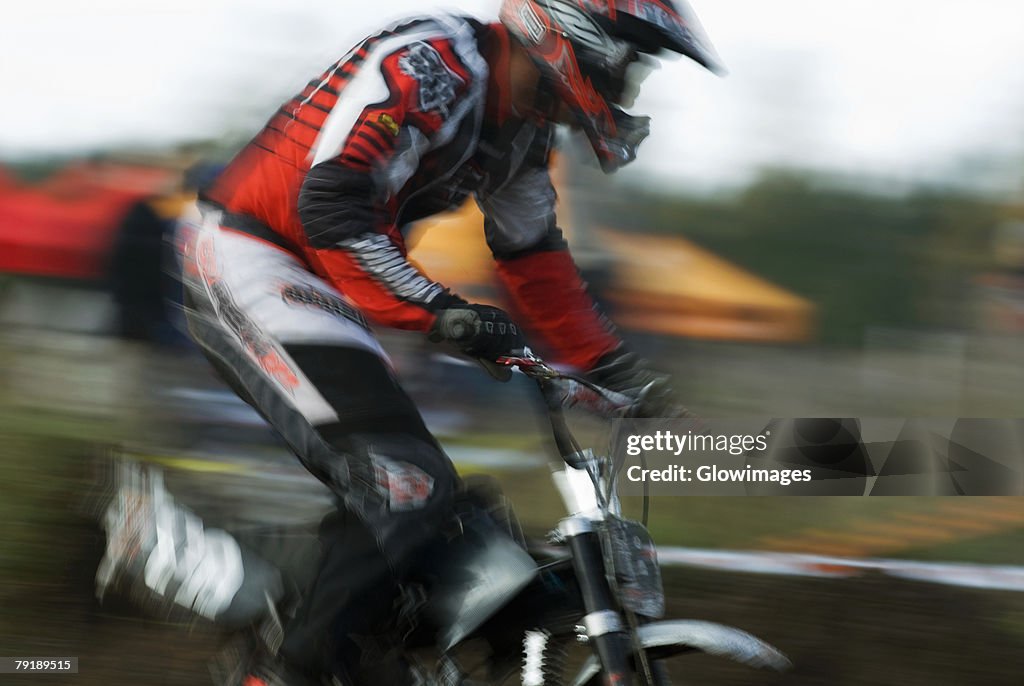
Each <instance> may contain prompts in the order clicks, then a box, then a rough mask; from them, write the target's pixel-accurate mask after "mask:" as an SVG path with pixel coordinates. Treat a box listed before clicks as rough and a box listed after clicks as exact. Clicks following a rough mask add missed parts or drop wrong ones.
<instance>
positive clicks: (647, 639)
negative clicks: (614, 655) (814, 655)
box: [572, 619, 792, 686]
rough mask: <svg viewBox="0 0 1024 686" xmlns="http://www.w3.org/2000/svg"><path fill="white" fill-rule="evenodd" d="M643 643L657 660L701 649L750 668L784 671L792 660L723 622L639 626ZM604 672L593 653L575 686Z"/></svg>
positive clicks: (655, 623) (582, 684) (679, 622)
mask: <svg viewBox="0 0 1024 686" xmlns="http://www.w3.org/2000/svg"><path fill="white" fill-rule="evenodd" d="M638 633H639V637H640V644H641V645H642V646H643V647H644V648H645V649H647V650H648V651H649V656H650V657H651V659H654V660H661V659H664V658H667V657H671V656H673V655H678V654H680V653H684V652H689V651H694V650H699V651H701V652H704V653H707V654H709V655H718V656H719V657H725V658H729V659H730V660H734V661H736V662H740V663H743V664H745V665H748V666H750V667H757V668H768V669H774V670H776V671H779V672H782V671H785V670H787V669H789V668H790V667H791V666H792V663H791V662H790V661H789V659H788V658H787V657H786V656H785V655H783V654H782V652H781V651H779V650H778V649H777V648H775V647H774V646H772V645H770V644H768V643H765V642H764V641H762V640H761V639H759V638H757V637H756V636H754V635H752V634H748V633H747V632H746V631H741V630H740V629H736V628H734V627H731V626H725V625H724V624H715V623H714V622H705V621H700V620H695V619H678V620H668V621H661V622H653V623H651V624H645V625H643V626H641V627H640V628H639V631H638ZM600 672H601V665H600V664H598V661H597V657H596V656H594V655H591V656H590V657H588V658H587V660H586V661H585V662H584V663H583V666H582V667H580V671H579V672H578V673H577V675H576V678H575V679H574V680H573V682H572V684H573V686H584V685H586V684H590V683H592V682H594V680H595V679H596V677H597V676H598V675H599V674H600Z"/></svg>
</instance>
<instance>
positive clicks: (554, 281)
mask: <svg viewBox="0 0 1024 686" xmlns="http://www.w3.org/2000/svg"><path fill="white" fill-rule="evenodd" d="M477 202H478V204H479V205H480V208H481V210H482V211H483V213H484V231H485V233H486V236H487V243H488V245H489V246H490V248H491V251H492V252H493V254H494V258H495V261H496V262H497V265H498V278H499V279H500V281H501V282H502V284H503V285H504V286H505V288H506V289H507V290H508V292H509V295H510V297H511V298H512V301H513V304H514V306H515V308H516V310H517V312H518V313H519V314H520V315H521V316H523V317H524V319H525V321H524V324H526V326H527V327H528V328H529V329H530V330H531V332H532V333H534V334H535V335H538V336H540V338H541V340H542V342H543V344H544V345H545V346H546V347H547V348H548V349H549V350H552V351H554V353H555V354H556V355H557V357H558V358H559V360H560V361H561V362H564V363H566V364H570V365H572V366H574V367H577V368H579V369H584V370H589V369H591V368H592V367H593V366H594V364H595V363H596V362H597V361H598V359H600V358H601V357H602V356H603V355H604V354H606V353H608V352H610V351H611V350H614V349H615V348H616V347H618V346H619V344H620V343H621V341H620V340H619V338H618V336H617V335H616V334H615V332H614V329H613V327H612V325H611V323H610V322H609V321H608V320H607V319H606V318H605V317H604V316H603V315H602V314H601V313H600V311H599V310H598V308H597V305H596V303H595V302H594V300H593V298H591V297H590V295H589V294H588V293H587V287H586V284H585V283H584V281H583V279H582V277H581V276H580V273H579V270H578V269H577V268H576V264H575V262H574V261H573V259H572V256H571V255H570V253H569V247H568V244H567V243H566V242H565V240H564V238H563V237H562V232H561V231H560V230H559V229H558V227H557V225H556V222H555V190H554V187H553V186H552V184H551V178H550V176H549V174H548V170H547V166H546V164H544V165H541V164H538V165H532V166H529V167H528V168H526V169H525V170H523V171H521V172H519V173H518V174H517V175H516V176H515V177H513V179H512V180H511V181H510V182H509V183H507V184H506V185H505V186H503V187H502V188H500V189H499V190H498V191H496V192H495V193H493V194H491V195H490V196H488V197H486V198H478V199H477Z"/></svg>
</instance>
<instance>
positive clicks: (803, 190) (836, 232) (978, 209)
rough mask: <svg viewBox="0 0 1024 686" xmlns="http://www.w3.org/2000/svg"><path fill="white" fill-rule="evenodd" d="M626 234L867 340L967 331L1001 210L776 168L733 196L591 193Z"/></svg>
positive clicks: (948, 196)
mask: <svg viewBox="0 0 1024 686" xmlns="http://www.w3.org/2000/svg"><path fill="white" fill-rule="evenodd" d="M588 201H589V203H590V205H591V206H590V208H588V209H589V211H590V212H592V213H593V216H600V217H601V218H602V222H603V223H605V224H607V225H611V226H616V227H619V228H622V229H627V230H636V231H644V232H656V233H674V234H679V235H682V236H685V237H686V238H688V239H690V240H692V241H694V242H696V243H698V244H700V245H702V246H703V247H705V248H707V249H709V250H711V251H713V252H715V253H717V254H719V255H721V256H723V257H724V258H726V259H729V260H731V261H733V262H735V263H736V264H738V265H740V266H742V267H744V268H746V269H749V270H750V271H752V272H754V273H756V274H758V275H760V276H762V277H764V278H766V279H768V280H770V281H772V282H774V283H777V284H779V285H780V286H782V287H784V288H787V289H789V290H792V291H794V292H795V293H797V294H799V295H801V296H804V297H806V298H808V299H809V300H811V301H812V302H813V303H815V305H816V306H817V307H818V310H819V337H820V340H821V341H823V342H825V343H831V344H841V345H859V344H861V343H862V342H863V336H864V329H865V327H868V326H883V327H910V328H914V327H936V328H944V329H948V328H954V329H956V328H961V327H964V326H967V325H968V323H969V317H970V305H971V301H970V298H971V289H970V280H971V277H972V275H973V274H975V273H977V271H978V270H979V269H983V268H985V267H986V266H987V265H989V264H990V263H991V261H992V257H991V252H992V251H991V247H990V245H991V236H992V230H993V227H994V226H995V225H996V224H997V223H998V221H999V220H1000V218H1001V213H1002V212H1003V211H1004V210H1003V208H1002V207H1001V205H1000V204H999V203H998V202H996V201H994V200H992V199H987V198H984V197H977V196H971V195H969V194H966V193H964V192H963V191H955V190H944V189H931V188H930V189H918V190H910V191H905V192H894V191H891V190H890V189H885V188H878V187H877V186H875V187H868V186H864V185H856V184H850V183H848V182H843V181H841V180H830V179H827V178H821V177H817V176H812V175H810V174H808V173H803V172H794V171H784V170H776V171H770V172H765V173H764V174H763V175H762V176H761V177H760V178H759V179H758V180H756V181H755V182H754V183H752V184H750V185H749V186H748V187H746V188H745V189H743V190H741V191H739V192H736V193H731V194H728V195H718V196H699V197H688V196H680V195H678V194H676V193H672V194H669V193H665V192H663V191H658V190H650V189H648V190H638V191H631V192H629V193H621V192H616V193H604V194H594V195H592V196H590V195H588Z"/></svg>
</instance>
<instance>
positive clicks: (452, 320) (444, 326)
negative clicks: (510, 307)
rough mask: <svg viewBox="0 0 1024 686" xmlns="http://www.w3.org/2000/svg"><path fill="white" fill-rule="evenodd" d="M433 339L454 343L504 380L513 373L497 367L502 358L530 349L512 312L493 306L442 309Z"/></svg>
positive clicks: (432, 335)
mask: <svg viewBox="0 0 1024 686" xmlns="http://www.w3.org/2000/svg"><path fill="white" fill-rule="evenodd" d="M429 338H430V340H432V341H434V342H435V343H436V342H440V341H450V342H451V343H454V344H455V345H456V346H457V347H458V348H459V350H461V351H462V352H463V353H465V354H466V355H469V356H470V357H475V358H477V359H479V360H480V361H481V362H484V363H485V364H484V367H485V368H486V369H487V371H488V372H490V373H491V375H492V376H494V377H495V378H497V379H498V380H500V381H508V380H509V379H510V378H512V370H511V369H509V368H508V367H499V366H496V365H494V364H486V363H494V362H495V361H496V360H498V358H501V357H505V356H509V355H515V354H517V353H519V352H520V351H522V349H523V348H524V347H526V340H525V339H524V338H523V334H522V332H521V329H520V328H519V326H518V325H517V324H516V323H515V322H513V321H512V319H511V318H510V317H509V316H508V313H507V312H505V311H504V310H502V309H499V308H497V307H491V306H490V305H475V304H465V305H456V306H454V307H451V308H448V309H446V310H442V311H441V312H440V313H439V314H438V315H437V320H436V321H435V322H434V326H433V327H432V328H431V330H430V334H429Z"/></svg>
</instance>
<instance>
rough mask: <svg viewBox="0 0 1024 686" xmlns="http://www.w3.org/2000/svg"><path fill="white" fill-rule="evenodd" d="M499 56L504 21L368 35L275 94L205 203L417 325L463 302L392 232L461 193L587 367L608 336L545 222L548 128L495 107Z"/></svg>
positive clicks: (521, 286) (541, 318) (514, 282)
mask: <svg viewBox="0 0 1024 686" xmlns="http://www.w3.org/2000/svg"><path fill="white" fill-rule="evenodd" d="M508 54H509V36H508V34H507V32H506V31H505V29H504V27H502V26H501V25H500V24H490V25H485V24H480V23H478V22H476V21H474V20H471V19H467V18H461V17H453V16H436V17H428V18H421V19H415V20H411V21H408V22H405V23H402V24H399V25H397V26H395V27H392V28H389V29H387V30H385V31H382V32H381V33H378V34H376V35H374V36H371V37H370V38H367V39H366V40H364V41H363V42H362V43H360V44H359V45H358V46H356V47H355V48H354V49H353V50H352V51H350V52H349V53H348V54H347V55H345V56H344V57H343V58H342V59H341V60H339V61H338V62H336V63H335V64H334V65H332V66H331V67H330V69H328V70H327V71H326V72H324V73H323V74H321V75H320V76H319V77H318V78H316V79H314V80H313V81H310V82H309V84H307V86H306V87H305V88H304V89H303V90H302V92H301V93H299V94H298V95H296V96H295V97H294V98H292V99H291V100H289V101H288V102H287V103H286V104H285V105H283V106H282V107H281V108H280V109H279V110H278V111H277V112H276V114H275V115H274V116H273V117H272V118H271V119H270V121H269V122H268V123H267V125H266V126H265V127H264V128H263V130H262V131H261V132H260V133H259V134H258V135H257V136H256V137H255V138H254V139H253V140H252V141H251V142H250V143H249V145H248V146H246V147H245V148H244V149H243V150H242V151H241V152H240V153H239V154H238V156H237V157H236V158H235V159H234V160H233V161H232V163H231V164H230V165H229V166H228V167H227V168H226V169H225V171H224V173H223V174H222V175H221V176H220V178H219V179H218V181H217V182H216V184H215V185H214V186H213V188H211V189H210V190H209V191H208V192H207V193H206V194H205V198H206V199H207V200H208V201H210V202H212V203H214V204H216V205H218V206H220V207H221V208H223V209H224V210H225V212H226V216H228V217H232V218H234V219H235V221H237V222H240V223H243V224H247V225H249V224H251V223H252V222H257V223H259V224H260V225H262V226H263V227H266V228H267V229H269V230H270V231H273V232H274V233H275V234H277V236H279V237H280V238H281V239H282V242H284V243H285V244H287V245H289V246H291V247H293V249H295V250H296V251H297V252H299V253H301V254H302V256H303V257H304V258H305V260H306V261H307V262H308V264H309V265H310V266H311V268H312V269H313V270H314V271H316V272H317V273H318V274H319V275H320V276H322V277H324V278H325V279H327V280H329V281H331V282H333V283H334V284H336V285H337V287H338V288H339V290H341V291H342V292H343V293H344V294H345V295H346V296H347V297H349V298H351V299H352V300H353V301H354V302H355V304H356V305H358V306H359V307H360V308H361V309H362V310H363V312H364V313H365V314H366V315H367V316H368V317H369V318H370V319H372V320H373V321H375V322H377V323H379V324H382V325H386V326H393V327H398V328H405V329H414V330H421V331H426V330H427V329H429V328H430V326H431V325H432V324H433V321H434V319H435V313H436V312H437V311H438V310H440V309H442V308H445V307H448V306H451V305H452V304H453V303H456V302H460V301H461V300H460V299H459V298H458V297H457V296H455V295H453V294H451V293H450V292H449V291H448V290H447V289H446V288H445V287H444V286H443V285H441V284H439V283H437V282H434V281H432V280H430V279H429V277H427V276H426V275H425V274H423V273H422V272H420V271H419V270H418V269H417V268H416V267H415V266H414V265H413V264H411V263H410V262H409V261H408V259H407V256H406V248H405V240H404V236H403V233H402V230H403V228H404V227H407V226H409V225H410V224H411V223H412V222H414V221H416V220H417V219H421V218H423V217H426V216H430V215H432V214H436V213H438V212H441V211H444V210H448V209H453V208H455V207H458V206H459V205H461V204H462V203H463V202H464V201H465V200H466V198H467V197H469V196H470V195H473V196H474V197H475V199H476V201H477V203H478V204H479V206H480V208H481V210H482V211H483V213H484V216H485V232H486V237H487V241H488V244H489V245H490V247H491V249H492V251H493V253H494V256H495V259H496V261H497V263H498V275H499V277H500V278H501V279H502V281H503V282H504V283H505V284H506V286H508V289H509V291H510V293H511V295H512V297H513V299H514V300H515V304H516V306H517V308H518V310H519V311H520V312H521V313H522V314H523V315H524V316H525V317H526V318H527V319H529V320H530V321H528V322H526V323H527V324H531V325H532V326H531V328H532V329H533V330H534V332H535V333H537V334H539V335H541V336H543V337H544V338H545V339H546V340H547V342H548V343H549V345H550V346H551V347H553V348H554V349H555V350H558V351H560V352H561V353H562V358H563V359H564V360H565V361H567V362H569V363H571V364H575V365H577V366H579V367H583V368H589V367H590V366H591V365H592V364H593V363H594V362H595V361H596V360H597V359H598V358H599V357H600V356H601V355H603V354H604V353H606V352H608V351H609V350H611V349H613V348H614V347H616V346H617V345H618V339H617V338H616V337H615V336H614V335H613V334H612V333H611V332H610V331H609V328H608V326H607V324H606V322H605V320H604V319H603V318H602V317H600V315H599V314H597V312H596V311H595V308H594V306H593V302H592V301H591V300H590V298H589V297H588V296H587V295H586V293H585V290H584V285H583V283H582V282H581V280H580V278H579V275H578V273H577V270H576V267H575V265H574V264H573V262H572V259H571V257H570V256H569V253H568V251H567V249H566V245H565V242H564V241H563V240H562V238H561V233H560V232H559V231H558V229H557V227H556V225H555V215H554V207H555V192H554V189H553V187H552V185H551V180H550V177H549V175H548V169H547V165H548V154H549V149H550V145H551V140H552V134H553V132H552V129H551V127H550V126H549V125H547V124H543V123H538V122H535V121H526V120H522V119H518V118H515V117H511V116H509V106H508V102H507V99H508V95H507V85H506V84H505V83H503V81H504V80H507V71H508V67H507V65H508ZM569 333H571V334H572V336H571V338H572V340H571V341H570V340H566V339H567V334H569Z"/></svg>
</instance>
